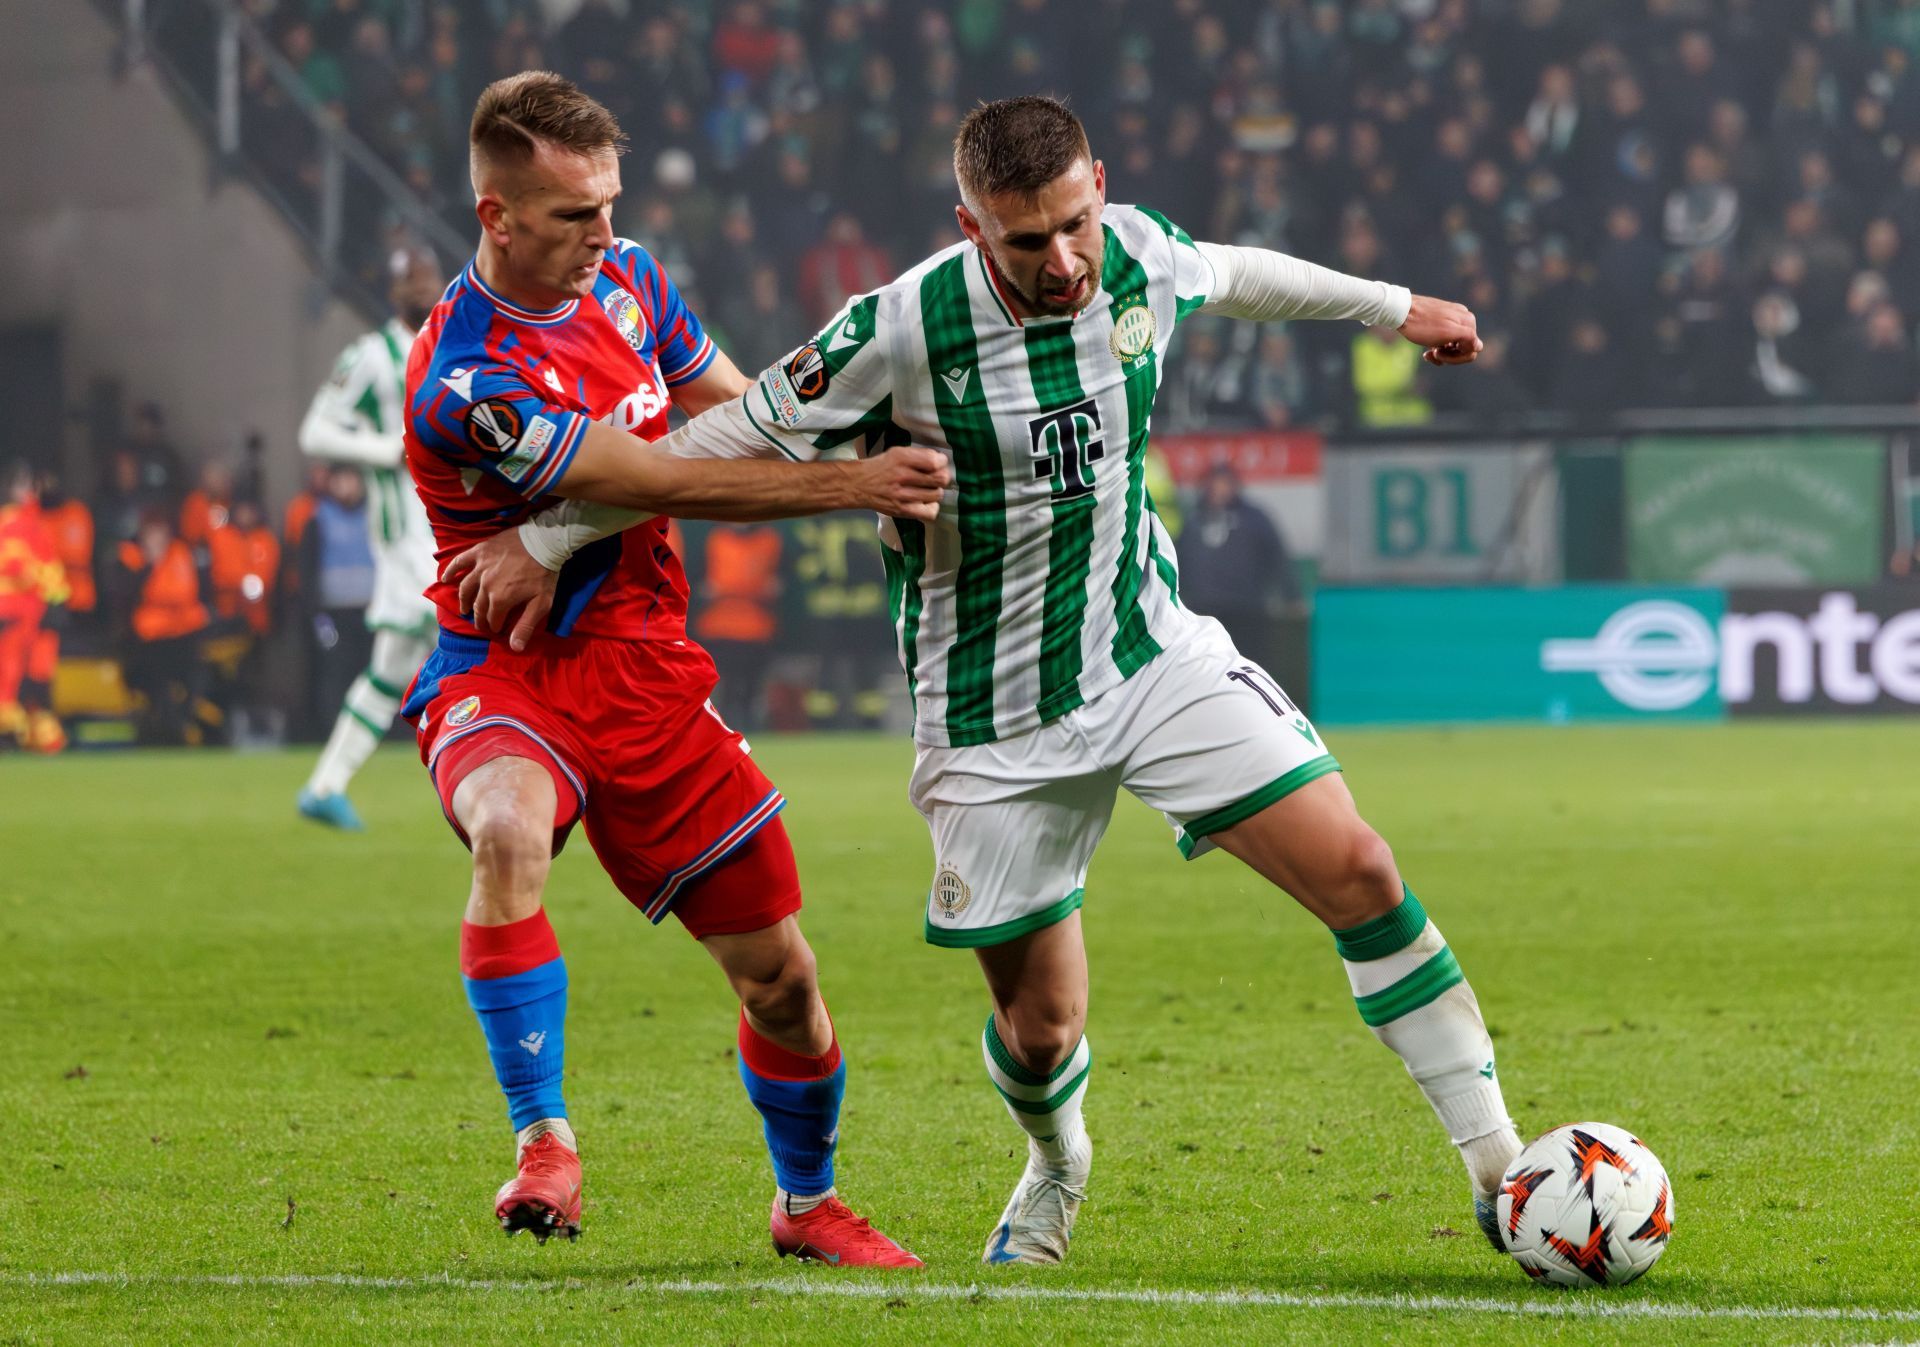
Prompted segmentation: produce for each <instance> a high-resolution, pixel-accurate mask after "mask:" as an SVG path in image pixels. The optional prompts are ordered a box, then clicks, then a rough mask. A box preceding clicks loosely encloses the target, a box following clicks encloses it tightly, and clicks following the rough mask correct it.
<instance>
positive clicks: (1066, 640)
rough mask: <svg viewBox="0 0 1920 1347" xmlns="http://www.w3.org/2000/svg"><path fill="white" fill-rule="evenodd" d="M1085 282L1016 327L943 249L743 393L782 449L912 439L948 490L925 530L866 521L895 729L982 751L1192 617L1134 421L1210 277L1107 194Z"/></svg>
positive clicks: (1145, 655)
mask: <svg viewBox="0 0 1920 1347" xmlns="http://www.w3.org/2000/svg"><path fill="white" fill-rule="evenodd" d="M1101 224H1102V228H1103V232H1104V233H1105V236H1106V254H1105V258H1104V262H1103V269H1102V273H1101V289H1100V291H1099V292H1098V293H1097V294H1096V295H1095V296H1094V298H1093V300H1092V301H1091V303H1090V304H1089V305H1088V306H1087V308H1085V309H1084V310H1082V311H1081V312H1080V313H1079V314H1077V315H1075V316H1073V317H1071V318H1057V319H1028V320H1026V321H1025V322H1022V321H1020V320H1019V319H1017V318H1016V317H1015V316H1014V314H1013V311H1012V307H1011V306H1010V305H1009V303H1008V302H1007V300H1006V299H1005V297H1004V296H1003V295H1002V293H1001V291H1000V288H999V284H998V279H997V277H996V276H995V275H994V274H993V273H992V271H991V269H990V268H989V267H988V266H987V262H986V258H985V256H984V255H983V254H982V253H981V252H980V251H979V250H977V249H976V248H974V247H973V245H971V244H957V245H955V246H954V247H952V248H949V249H947V250H946V251H944V252H941V253H938V254H936V255H935V256H933V257H931V258H928V259H927V260H926V261H925V262H923V263H921V264H920V265H919V266H917V267H915V268H914V269H913V270H912V271H910V272H908V273H907V274H906V275H904V276H902V277H900V278H899V279H898V280H896V281H894V282H892V283H891V284H889V285H887V286H884V287H883V288H881V289H879V290H876V291H874V292H873V293H871V294H867V295H862V296H859V297H858V298H856V299H854V300H852V301H850V302H849V303H848V305H847V307H846V308H844V309H843V310H841V312H840V313H839V314H838V315H836V317H835V318H834V320H833V321H832V322H831V323H829V324H828V325H827V327H826V329H825V330H824V331H822V332H821V333H820V335H819V336H818V337H816V338H815V339H814V340H813V341H811V342H809V343H808V344H807V345H805V346H803V347H801V348H800V349H799V350H798V351H796V352H794V353H793V354H792V355H791V356H789V357H787V359H785V360H783V361H781V362H780V363H779V364H777V365H775V366H773V367H772V368H771V369H769V370H767V371H766V372H765V373H763V374H762V375H761V376H760V378H759V380H758V382H757V384H756V386H755V387H753V388H750V389H749V390H748V391H747V394H746V397H745V400H744V406H745V409H746V411H747V414H748V416H749V418H750V419H751V420H752V422H753V424H754V426H755V427H756V428H757V429H758V430H759V431H760V433H761V434H763V435H764V436H765V437H766V438H767V439H768V440H770V441H771V442H772V443H773V444H774V445H775V446H776V447H777V448H778V449H780V450H781V452H783V453H785V454H787V455H789V456H790V457H794V458H812V457H815V456H818V455H820V454H822V453H827V452H830V451H834V450H839V449H841V448H842V447H843V446H860V447H870V446H873V445H876V444H878V443H888V444H906V443H912V444H923V445H930V446H940V447H945V448H947V449H948V450H950V451H951V454H952V459H953V470H954V477H955V486H954V489H953V491H952V492H950V493H949V495H948V498H947V500H946V501H945V502H944V503H943V504H942V505H941V508H940V516H939V518H938V519H937V520H936V521H935V522H934V523H932V524H920V523H918V522H914V521H908V520H901V521H896V520H892V519H883V520H882V521H881V539H882V541H883V542H884V543H885V544H886V548H885V551H884V554H883V555H884V557H885V560H886V565H887V579H888V591H889V599H890V603H891V609H892V615H893V620H894V625H895V629H896V633H897V636H898V642H899V653H900V659H901V663H902V665H903V667H904V668H905V669H906V672H907V681H908V686H909V687H910V688H911V690H912V692H913V696H914V710H915V738H916V739H918V740H919V741H920V742H921V743H923V744H930V745H965V744H981V743H989V742H992V741H993V740H996V739H1001V738H1005V737H1008V736H1010V735H1016V734H1020V733H1022V732H1024V731H1026V730H1030V729H1033V728H1034V727H1036V726H1038V725H1040V724H1043V723H1044V722H1046V721H1049V720H1052V719H1054V718H1055V717H1057V716H1060V715H1064V714H1065V713H1066V712H1068V711H1071V710H1072V709H1073V708H1074V707H1076V706H1079V705H1080V704H1081V703H1083V702H1085V701H1087V700H1088V699H1089V698H1092V697H1096V696H1098V695H1099V694H1100V693H1102V692H1104V691H1106V690H1107V689H1108V688H1111V687H1114V686H1116V685H1118V684H1119V683H1121V682H1122V681H1124V680H1125V679H1127V678H1129V677H1131V676H1132V675H1133V674H1134V673H1135V672H1137V671H1138V670H1139V669H1140V668H1142V667H1143V666H1144V665H1145V664H1146V663H1147V661H1149V660H1151V659H1152V658H1153V657H1154V656H1155V655H1157V654H1158V653H1159V652H1160V651H1161V650H1162V649H1164V648H1166V647H1167V646H1169V645H1171V644H1172V643H1174V642H1176V641H1178V640H1180V639H1182V638H1183V637H1184V636H1185V635H1186V634H1187V633H1188V632H1189V631H1190V630H1191V629H1192V627H1193V626H1194V624H1195V623H1196V621H1197V619H1196V618H1194V617H1193V616H1192V615H1191V614H1189V613H1188V612H1186V610H1184V609H1183V608H1182V607H1181V606H1180V602H1179V597H1178V581H1177V567H1176V563H1175V559H1174V553H1173V543H1172V540H1171V539H1170V538H1169V536H1168V534H1167V531H1166V529H1165V528H1163V527H1162V526H1161V524H1160V522H1159V519H1158V517H1157V516H1156V515H1155V513H1154V510H1153V502H1152V501H1151V500H1150V499H1148V496H1147V490H1146V480H1145V478H1146V472H1145V456H1146V449H1147V427H1148V421H1149V418H1150V417H1151V415H1152V412H1153V399H1154V394H1155V392H1156V390H1157V389H1158V388H1159V384H1160V374H1161V366H1162V361H1163V360H1164V359H1165V357H1166V352H1167V344H1168V342H1169V341H1170V339H1171V338H1172V336H1173V331H1174V326H1175V324H1176V323H1177V322H1178V321H1179V320H1180V319H1182V318H1184V317H1186V316H1187V315H1188V314H1189V313H1191V312H1193V311H1194V310H1195V309H1196V308H1198V307H1200V305H1201V304H1202V303H1204V302H1205V301H1206V299H1207V297H1208V295H1209V293H1210V292H1211V290H1212V287H1213V283H1214V282H1213V271H1212V268H1211V267H1210V266H1209V264H1208V263H1207V261H1206V259H1205V258H1204V257H1203V256H1201V254H1200V253H1199V251H1198V250H1197V249H1196V248H1195V247H1194V245H1193V241H1192V240H1191V239H1190V238H1188V237H1187V235H1186V234H1185V232H1184V231H1182V230H1181V229H1179V228H1178V227H1177V226H1175V225H1173V224H1172V223H1170V222H1169V221H1167V220H1166V219H1165V218H1164V217H1162V216H1160V215H1158V214H1156V213H1154V212H1153V211H1150V210H1145V209H1143V208H1140V207H1135V206H1118V205H1109V206H1107V207H1106V208H1105V210H1104V212H1103V213H1102V218H1101Z"/></svg>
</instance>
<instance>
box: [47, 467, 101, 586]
mask: <svg viewBox="0 0 1920 1347" xmlns="http://www.w3.org/2000/svg"><path fill="white" fill-rule="evenodd" d="M46 520H47V529H48V531H49V532H51V533H52V534H53V550H54V551H55V552H56V553H57V554H58V555H59V557H60V564H61V565H62V566H64V567H66V571H67V609H68V611H70V612H75V613H91V612H92V611H93V610H94V606H95V605H96V604H97V603H99V601H100V600H99V592H98V591H97V590H96V589H95V587H94V583H93V511H91V510H89V509H88V508H87V504H86V502H85V501H83V500H79V499H77V498H74V497H71V496H70V497H68V498H67V500H66V501H65V502H64V503H63V504H61V505H58V506H56V507H55V508H53V509H51V510H48V511H46Z"/></svg>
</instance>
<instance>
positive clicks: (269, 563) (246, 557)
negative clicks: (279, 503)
mask: <svg viewBox="0 0 1920 1347" xmlns="http://www.w3.org/2000/svg"><path fill="white" fill-rule="evenodd" d="M207 547H208V550H209V551H210V553H211V566H210V569H211V571H212V575H213V606H214V610H215V611H216V612H218V613H219V614H220V616H222V617H245V618H246V619H247V625H248V626H249V627H251V628H252V629H253V630H254V631H256V632H258V633H260V634H262V635H264V634H265V633H266V630H267V628H268V627H269V626H271V625H272V620H273V615H272V611H271V609H270V608H269V607H268V605H269V603H270V602H271V600H272V598H273V585H274V581H275V580H276V579H277V578H278V577H279V573H280V544H279V543H278V542H277V541H275V539H274V536H273V530H272V529H270V528H267V527H265V526H264V525H263V526H261V527H259V528H255V529H243V528H241V527H240V526H239V525H237V524H229V525H227V527H225V528H222V529H215V530H214V531H213V534H212V536H211V537H209V538H208V539H207ZM249 576H253V577H255V578H256V579H258V580H259V582H260V585H259V589H258V592H256V593H254V594H252V595H251V596H249V594H248V593H247V590H248V588H249V587H248V585H247V577H249Z"/></svg>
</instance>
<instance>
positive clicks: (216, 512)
mask: <svg viewBox="0 0 1920 1347" xmlns="http://www.w3.org/2000/svg"><path fill="white" fill-rule="evenodd" d="M232 510H233V469H232V468H230V467H228V466H227V465H226V464H225V463H222V462H220V461H219V460H218V459H215V460H212V461H209V462H207V463H203V464H201V465H200V481H199V484H198V485H196V486H195V487H194V488H193V490H191V491H189V492H188V493H187V498H186V499H185V500H184V501H182V502H181V503H180V525H179V533H180V537H181V538H182V540H184V541H185V542H186V544H187V546H189V547H191V548H193V549H194V551H195V554H196V556H197V557H200V558H201V559H204V554H205V549H206V546H207V541H208V539H210V538H211V537H212V536H213V534H214V532H215V531H216V530H219V529H223V528H225V527H226V526H227V519H228V516H229V515H230V514H231V513H232Z"/></svg>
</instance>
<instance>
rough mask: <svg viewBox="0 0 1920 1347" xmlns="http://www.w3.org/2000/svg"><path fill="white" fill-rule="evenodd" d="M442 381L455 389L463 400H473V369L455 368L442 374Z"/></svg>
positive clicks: (456, 393) (455, 392)
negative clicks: (448, 372)
mask: <svg viewBox="0 0 1920 1347" xmlns="http://www.w3.org/2000/svg"><path fill="white" fill-rule="evenodd" d="M440 382H441V383H443V384H445V385H446V386H447V387H448V388H451V389H452V390H453V391H454V394H455V395H456V396H457V397H458V398H459V399H460V400H461V401H462V402H472V401H473V371H472V370H471V369H455V370H454V371H453V373H451V374H447V375H443V376H441V379H440Z"/></svg>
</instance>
